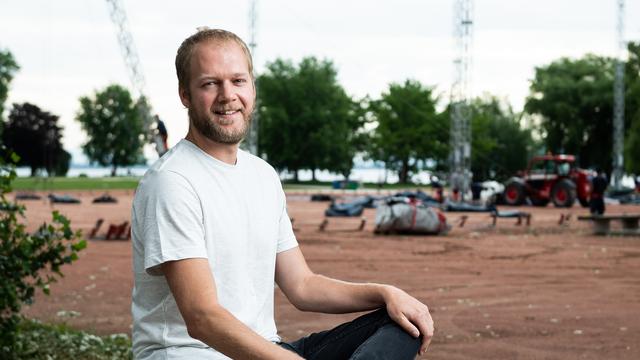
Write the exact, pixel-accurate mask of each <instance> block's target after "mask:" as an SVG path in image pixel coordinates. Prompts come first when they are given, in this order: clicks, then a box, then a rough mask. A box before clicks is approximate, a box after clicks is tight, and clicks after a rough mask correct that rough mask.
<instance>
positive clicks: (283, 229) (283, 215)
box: [277, 186, 298, 253]
mask: <svg viewBox="0 0 640 360" xmlns="http://www.w3.org/2000/svg"><path fill="white" fill-rule="evenodd" d="M280 198H281V206H282V209H281V212H280V219H279V224H278V249H277V252H278V253H280V252H283V251H286V250H289V249H292V248H294V247H296V246H298V240H296V235H295V234H294V233H293V226H292V225H291V219H290V218H289V214H288V213H287V199H286V196H285V194H284V191H283V190H282V186H280Z"/></svg>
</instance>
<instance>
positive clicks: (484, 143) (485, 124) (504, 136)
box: [471, 96, 534, 180]
mask: <svg viewBox="0 0 640 360" xmlns="http://www.w3.org/2000/svg"><path fill="white" fill-rule="evenodd" d="M471 113H472V117H471V134H472V140H471V171H472V172H473V176H474V179H476V180H485V179H498V180H505V179H507V178H509V177H511V176H513V175H514V174H516V172H517V171H518V170H522V169H524V168H525V167H526V166H527V161H528V159H529V157H530V155H531V153H532V150H533V148H534V141H533V139H532V136H531V130H529V129H523V128H522V127H521V125H520V122H519V120H518V118H517V115H516V114H515V113H514V112H513V109H512V108H511V106H509V105H507V104H504V103H502V102H501V101H500V100H499V99H497V98H495V97H491V96H485V97H481V98H476V99H474V100H473V101H472V102H471Z"/></svg>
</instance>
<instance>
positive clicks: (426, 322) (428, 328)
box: [415, 312, 434, 355]
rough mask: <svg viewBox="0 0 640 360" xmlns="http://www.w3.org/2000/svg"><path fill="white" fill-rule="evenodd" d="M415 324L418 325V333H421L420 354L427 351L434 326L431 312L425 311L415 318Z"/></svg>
mask: <svg viewBox="0 0 640 360" xmlns="http://www.w3.org/2000/svg"><path fill="white" fill-rule="evenodd" d="M415 324H416V325H417V326H418V329H419V330H420V334H422V345H421V346H420V354H421V355H422V354H424V353H425V351H427V348H428V347H429V343H430V342H431V338H432V337H433V332H434V328H433V319H432V318H431V314H429V313H428V312H427V313H425V314H423V315H421V316H420V317H419V318H418V319H416V321H415Z"/></svg>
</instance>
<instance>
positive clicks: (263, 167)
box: [238, 150, 278, 176]
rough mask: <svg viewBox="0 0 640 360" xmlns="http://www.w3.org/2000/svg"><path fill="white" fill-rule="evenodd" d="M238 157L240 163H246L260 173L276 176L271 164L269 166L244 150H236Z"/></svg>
mask: <svg viewBox="0 0 640 360" xmlns="http://www.w3.org/2000/svg"><path fill="white" fill-rule="evenodd" d="M238 157H239V158H240V159H241V161H243V162H246V163H248V164H249V165H250V167H252V168H255V169H258V170H260V171H261V172H266V173H269V174H271V175H274V176H278V173H277V171H276V169H274V168H273V166H271V164H269V163H268V162H267V161H266V160H264V159H262V158H261V157H258V156H256V155H253V154H251V153H250V152H248V151H244V150H238Z"/></svg>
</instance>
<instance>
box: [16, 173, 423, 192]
mask: <svg viewBox="0 0 640 360" xmlns="http://www.w3.org/2000/svg"><path fill="white" fill-rule="evenodd" d="M139 181H140V178H139V177H125V176H117V177H100V178H89V177H73V178H72V177H52V178H42V177H36V178H32V177H19V178H17V179H16V180H15V181H14V182H13V189H14V190H17V191H25V190H30V191H54V190H114V189H124V190H128V189H135V188H136V186H138V182H139ZM331 185H332V184H331V182H299V183H291V182H285V183H284V189H285V190H327V189H331V188H332V187H331ZM417 187H424V186H418V185H411V184H385V185H383V186H382V187H380V186H379V184H370V183H365V184H360V186H358V189H385V190H389V189H413V188H417Z"/></svg>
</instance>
